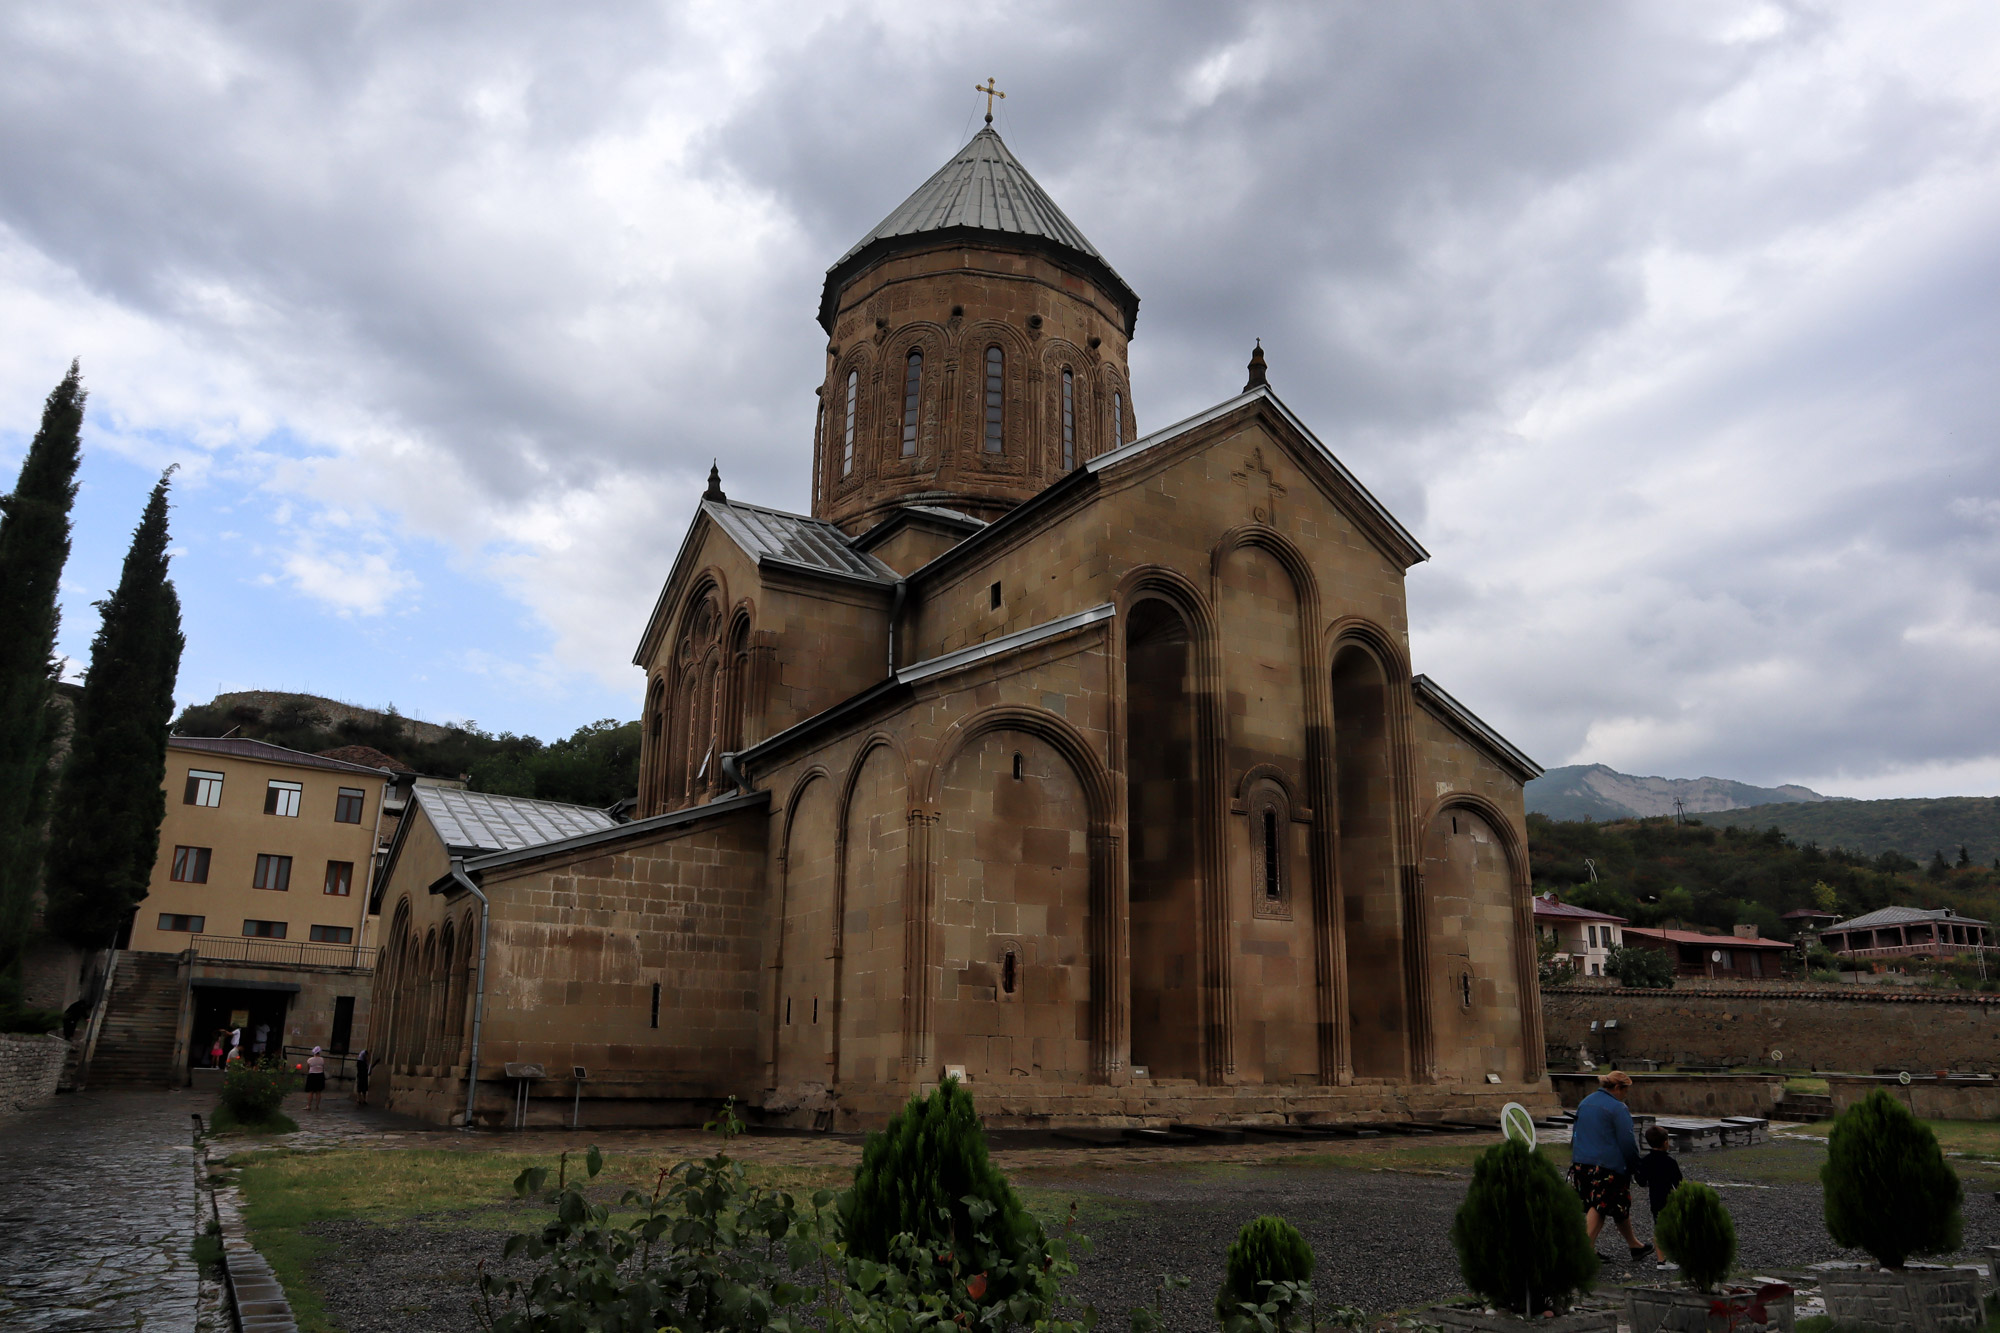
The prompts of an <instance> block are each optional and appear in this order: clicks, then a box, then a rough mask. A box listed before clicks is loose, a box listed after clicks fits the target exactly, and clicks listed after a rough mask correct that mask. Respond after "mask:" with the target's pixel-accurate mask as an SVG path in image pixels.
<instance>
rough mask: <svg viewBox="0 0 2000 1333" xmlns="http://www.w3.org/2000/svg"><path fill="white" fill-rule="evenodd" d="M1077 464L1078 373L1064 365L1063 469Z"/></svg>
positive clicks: (1065, 469) (1067, 469) (1068, 468)
mask: <svg viewBox="0 0 2000 1333" xmlns="http://www.w3.org/2000/svg"><path fill="white" fill-rule="evenodd" d="M1075 466H1076V375H1075V373H1074V372H1072V371H1071V370H1070V368H1069V367H1068V366H1064V367H1063V471H1065V472H1067V471H1069V470H1070V469H1071V468H1073V467H1075Z"/></svg>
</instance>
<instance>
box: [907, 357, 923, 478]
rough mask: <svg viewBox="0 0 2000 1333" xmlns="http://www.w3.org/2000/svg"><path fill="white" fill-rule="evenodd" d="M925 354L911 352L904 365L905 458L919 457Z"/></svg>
mask: <svg viewBox="0 0 2000 1333" xmlns="http://www.w3.org/2000/svg"><path fill="white" fill-rule="evenodd" d="M923 380H924V354H923V353H922V352H911V353H910V359H909V360H908V361H905V362H904V363H903V457H905V458H915V457H916V456H917V400H918V397H919V394H918V392H917V391H918V390H919V389H921V388H922V387H923Z"/></svg>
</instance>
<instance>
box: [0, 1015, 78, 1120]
mask: <svg viewBox="0 0 2000 1333" xmlns="http://www.w3.org/2000/svg"><path fill="white" fill-rule="evenodd" d="M68 1054H69V1043H68V1042H66V1041H64V1040H63V1039H62V1038H61V1037H57V1036H45V1037H36V1036H28V1035H27V1034H25V1033H14V1032H0V1119H5V1118H6V1117H8V1116H14V1115H21V1114H24V1113H26V1112H28V1111H32V1110H34V1109H35V1108H36V1107H38V1106H41V1105H43V1104H45V1103H47V1102H49V1101H51V1100H53V1099H54V1098H55V1095H56V1079H57V1078H59V1077H61V1075H62V1067H63V1058H64V1057H65V1056H67V1055H68Z"/></svg>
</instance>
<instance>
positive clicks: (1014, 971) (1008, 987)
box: [1000, 949, 1021, 995]
mask: <svg viewBox="0 0 2000 1333" xmlns="http://www.w3.org/2000/svg"><path fill="white" fill-rule="evenodd" d="M1020 984H1021V955H1020V954H1018V953H1016V952H1015V951H1014V950H1012V949H1009V950H1007V952H1006V953H1004V954H1002V955H1000V990H1001V993H1002V994H1005V995H1012V994H1013V993H1014V989H1015V987H1017V986H1019V985H1020Z"/></svg>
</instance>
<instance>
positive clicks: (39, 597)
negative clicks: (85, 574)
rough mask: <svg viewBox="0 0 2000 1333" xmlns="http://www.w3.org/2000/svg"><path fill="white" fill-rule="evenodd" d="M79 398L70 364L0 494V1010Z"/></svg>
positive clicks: (10, 974) (48, 672)
mask: <svg viewBox="0 0 2000 1333" xmlns="http://www.w3.org/2000/svg"><path fill="white" fill-rule="evenodd" d="M85 397H86V395H85V393H84V389H83V384H82V378H81V376H80V374H79V373H78V369H77V364H76V362H74V361H72V362H70V366H69V374H67V375H65V376H63V379H62V383H60V384H58V385H56V387H55V388H54V390H52V391H51V392H50V394H49V396H48V400H47V401H46V402H45V403H43V404H42V426H41V429H40V430H38V431H36V432H35V438H34V441H33V443H31V444H29V446H28V456H27V457H26V458H25V459H24V460H22V463H21V475H20V478H19V479H18V480H17V481H16V482H15V483H14V490H13V493H12V494H10V495H6V496H0V1010H5V1009H7V1008H10V1007H12V1006H13V1005H16V1004H18V1003H19V1001H20V967H21V954H22V951H23V950H24V949H25V948H26V946H27V943H28V936H29V927H30V925H31V924H32V923H33V921H34V915H35V897H36V893H37V891H38V890H39V889H40V887H41V871H42V851H43V828H42V824H43V817H44V815H45V814H46V813H47V796H48V781H47V776H48V766H49V751H50V748H51V746H52V744H53V742H54V730H53V722H54V719H53V718H52V716H51V709H50V702H49V701H50V698H51V696H52V691H53V687H54V684H55V679H56V666H55V663H54V660H53V659H54V656H55V647H56V628H57V626H58V624H59V623H60V620H61V612H60V611H59V609H58V608H57V605H56V589H57V586H58V584H59V583H60V582H61V579H62V570H63V564H64V562H66V561H67V560H68V559H69V533H70V520H69V512H70V505H71V503H72V502H73V501H74V500H75V499H76V469H77V462H78V459H79V457H80V456H81V451H82V445H81V442H80V436H81V434H82V430H83V404H84V398H85Z"/></svg>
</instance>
